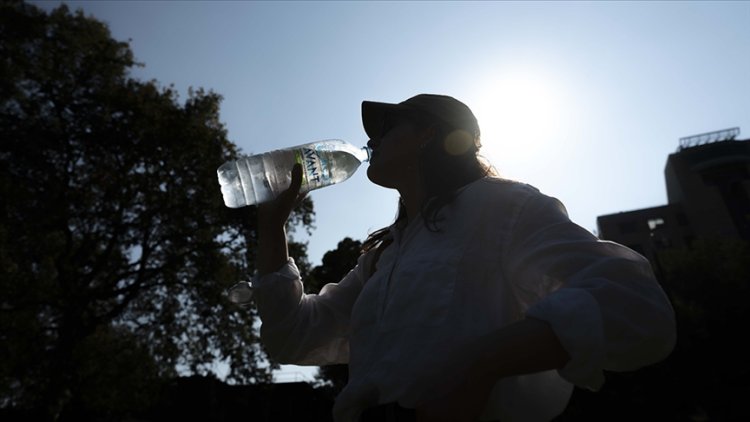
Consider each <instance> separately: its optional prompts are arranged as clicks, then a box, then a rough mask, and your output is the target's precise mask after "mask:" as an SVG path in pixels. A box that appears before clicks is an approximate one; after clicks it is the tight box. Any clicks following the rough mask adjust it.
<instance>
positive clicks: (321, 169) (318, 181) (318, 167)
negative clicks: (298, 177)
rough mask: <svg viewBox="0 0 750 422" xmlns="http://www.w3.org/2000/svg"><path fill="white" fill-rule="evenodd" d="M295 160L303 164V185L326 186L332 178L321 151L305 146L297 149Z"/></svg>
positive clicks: (312, 186)
mask: <svg viewBox="0 0 750 422" xmlns="http://www.w3.org/2000/svg"><path fill="white" fill-rule="evenodd" d="M295 161H296V162H297V163H299V164H301V165H302V169H303V171H302V185H303V186H305V185H310V187H311V188H315V187H319V186H324V185H326V184H327V182H328V180H329V179H330V178H331V175H330V172H329V171H328V165H327V162H326V160H325V159H324V158H323V157H322V155H321V153H320V151H317V150H315V149H313V148H309V147H303V148H300V149H298V150H297V151H295Z"/></svg>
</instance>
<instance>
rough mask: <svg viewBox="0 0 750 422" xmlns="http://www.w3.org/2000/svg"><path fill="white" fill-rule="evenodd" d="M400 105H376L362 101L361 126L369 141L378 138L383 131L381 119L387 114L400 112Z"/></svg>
mask: <svg viewBox="0 0 750 422" xmlns="http://www.w3.org/2000/svg"><path fill="white" fill-rule="evenodd" d="M402 108H403V106H402V105H401V104H391V103H378V102H375V101H362V126H363V127H364V129H365V133H366V134H367V136H369V137H370V139H372V138H375V137H377V136H380V131H381V130H382V129H383V119H385V115H386V114H387V113H388V112H395V111H399V110H402Z"/></svg>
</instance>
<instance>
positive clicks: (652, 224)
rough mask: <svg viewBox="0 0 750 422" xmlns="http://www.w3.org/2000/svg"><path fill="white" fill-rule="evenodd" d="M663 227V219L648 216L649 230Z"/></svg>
mask: <svg viewBox="0 0 750 422" xmlns="http://www.w3.org/2000/svg"><path fill="white" fill-rule="evenodd" d="M662 227H664V219H663V218H661V217H657V218H649V219H648V228H649V230H651V231H654V230H656V229H660V228H662Z"/></svg>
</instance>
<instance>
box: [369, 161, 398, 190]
mask: <svg viewBox="0 0 750 422" xmlns="http://www.w3.org/2000/svg"><path fill="white" fill-rule="evenodd" d="M367 178H368V179H370V181H371V182H372V183H375V184H376V185H378V186H382V187H384V188H393V186H392V185H393V184H392V183H389V181H388V178H386V177H383V175H382V174H379V172H378V170H377V168H373V166H372V164H370V166H369V167H367Z"/></svg>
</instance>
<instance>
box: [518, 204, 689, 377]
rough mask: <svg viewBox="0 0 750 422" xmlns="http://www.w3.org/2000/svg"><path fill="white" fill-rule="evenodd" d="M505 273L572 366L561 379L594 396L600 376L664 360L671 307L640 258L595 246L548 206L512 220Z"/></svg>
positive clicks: (670, 342)
mask: <svg viewBox="0 0 750 422" xmlns="http://www.w3.org/2000/svg"><path fill="white" fill-rule="evenodd" d="M515 218H516V222H515V224H514V226H513V229H512V235H511V236H510V239H509V244H508V245H507V248H506V249H505V250H506V251H507V252H506V257H505V261H504V262H505V263H506V264H505V271H506V274H507V275H508V277H509V279H510V280H511V283H512V284H513V286H514V291H515V293H516V294H517V295H518V296H519V299H520V301H521V302H522V303H525V304H526V309H525V313H526V316H528V317H532V318H537V319H540V320H543V321H546V322H547V323H548V324H550V326H551V327H552V329H553V330H554V332H555V334H556V335H557V337H558V338H559V340H560V342H561V343H562V345H563V347H564V348H565V349H566V351H567V352H568V353H569V355H570V357H571V359H570V361H569V362H568V364H567V365H566V366H565V367H564V368H562V369H561V370H560V371H559V373H560V375H561V376H562V377H563V378H565V379H567V380H568V381H570V382H571V383H573V384H576V385H578V386H580V387H584V388H588V389H591V390H598V389H599V388H601V386H602V385H603V383H604V373H603V371H605V370H608V371H630V370H635V369H638V368H640V367H643V366H646V365H650V364H652V363H656V362H658V361H660V360H662V359H664V358H666V357H667V356H668V355H669V353H671V351H672V349H673V347H674V344H675V339H676V334H675V332H676V330H675V319H674V311H673V309H672V306H671V304H670V302H669V300H668V299H667V296H666V295H665V293H664V291H663V290H662V289H661V287H660V285H659V283H658V282H657V280H656V278H655V276H654V273H653V271H652V269H651V266H650V264H649V262H648V261H647V260H646V258H644V257H643V256H641V255H639V254H637V253H635V252H634V251H632V250H630V249H629V248H626V247H625V246H622V245H619V244H617V243H613V242H608V241H602V240H599V239H597V238H596V237H595V236H594V235H592V234H591V233H589V232H588V231H587V230H585V229H583V228H582V227H580V226H578V225H576V224H574V223H573V222H571V221H570V220H569V218H568V215H567V212H566V210H565V208H564V206H563V205H562V204H561V203H560V202H559V201H557V200H556V199H554V198H550V197H547V196H544V195H541V194H537V195H532V196H530V197H529V198H528V200H527V201H525V203H524V205H523V206H522V207H520V209H519V210H518V213H517V215H516V217H515Z"/></svg>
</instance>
